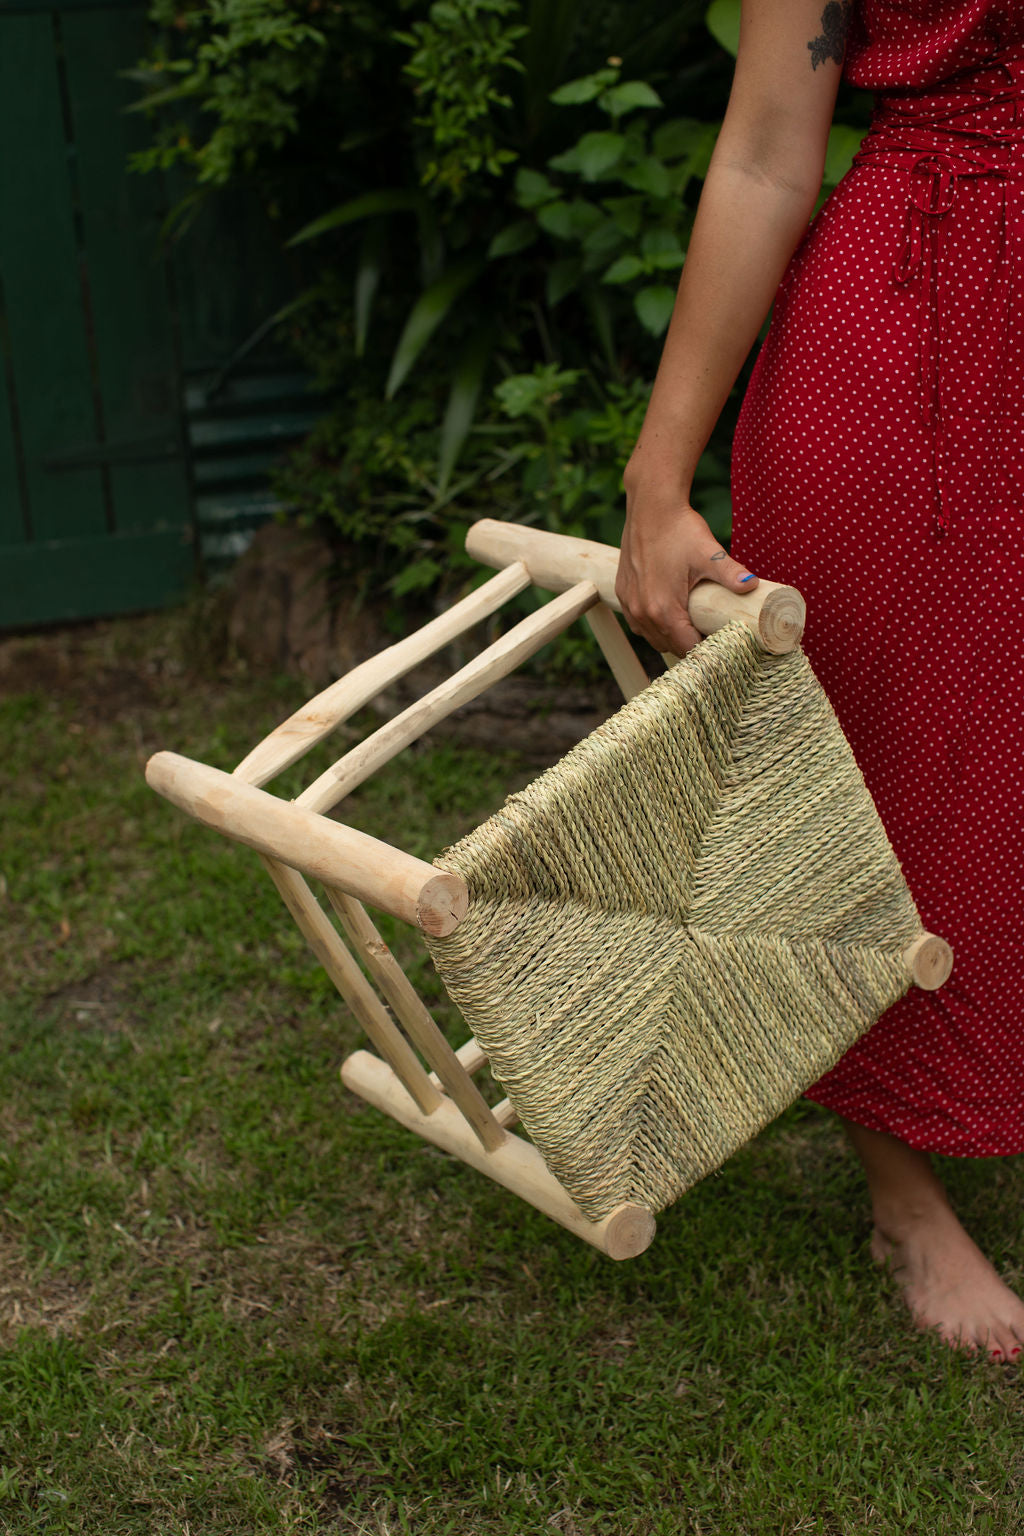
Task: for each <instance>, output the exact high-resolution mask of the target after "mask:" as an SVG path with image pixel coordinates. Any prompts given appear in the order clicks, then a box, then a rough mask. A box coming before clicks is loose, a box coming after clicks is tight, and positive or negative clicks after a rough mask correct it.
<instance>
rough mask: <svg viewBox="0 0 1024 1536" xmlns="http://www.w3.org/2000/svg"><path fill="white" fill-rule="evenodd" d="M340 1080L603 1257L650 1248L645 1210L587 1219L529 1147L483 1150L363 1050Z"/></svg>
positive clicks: (445, 1109) (510, 1142) (457, 1118)
mask: <svg viewBox="0 0 1024 1536" xmlns="http://www.w3.org/2000/svg"><path fill="white" fill-rule="evenodd" d="M341 1079H342V1082H343V1083H344V1084H345V1086H346V1087H347V1088H351V1090H352V1092H353V1093H357V1094H358V1095H359V1097H360V1098H362V1099H365V1100H366V1101H367V1102H368V1103H369V1104H373V1105H374V1106H375V1107H376V1108H377V1109H380V1110H383V1111H384V1113H385V1114H387V1115H390V1116H391V1117H392V1119H393V1120H397V1121H399V1122H400V1124H402V1125H404V1126H406V1127H407V1128H408V1129H409V1130H410V1131H415V1132H416V1134H417V1136H421V1137H422V1138H423V1139H424V1140H425V1141H430V1142H433V1144H434V1146H436V1147H441V1148H443V1150H444V1151H445V1152H451V1153H452V1154H453V1155H454V1156H455V1157H457V1158H459V1159H460V1161H462V1162H464V1163H468V1164H469V1165H470V1167H471V1168H476V1169H477V1170H478V1172H480V1173H485V1174H487V1176H488V1178H491V1179H494V1181H495V1183H497V1184H502V1185H504V1187H505V1188H506V1189H509V1190H511V1191H512V1193H513V1194H515V1195H519V1197H520V1198H521V1199H523V1200H525V1201H527V1203H528V1204H530V1205H532V1206H534V1207H535V1208H536V1209H537V1210H538V1211H543V1212H544V1214H545V1216H550V1217H552V1219H553V1220H555V1221H557V1222H558V1223H559V1224H560V1225H561V1226H563V1227H565V1228H566V1229H567V1230H568V1231H569V1232H573V1233H575V1235H576V1236H577V1237H581V1238H582V1239H583V1240H584V1242H587V1243H590V1244H591V1246H592V1247H594V1248H600V1250H601V1252H602V1253H606V1254H607V1255H608V1256H609V1258H612V1259H633V1258H636V1256H637V1254H640V1253H643V1251H644V1249H645V1248H649V1247H650V1245H651V1242H652V1241H653V1239H654V1231H655V1221H654V1216H653V1214H652V1212H651V1211H649V1210H647V1208H646V1207H645V1206H642V1205H620V1206H618V1207H617V1208H616V1209H615V1210H614V1211H612V1212H611V1213H610V1214H609V1215H608V1216H605V1217H604V1218H603V1220H601V1221H590V1220H588V1218H587V1217H586V1216H585V1215H584V1214H583V1212H582V1211H581V1210H580V1208H579V1206H578V1205H577V1204H576V1203H575V1201H574V1200H572V1199H571V1198H570V1197H569V1195H567V1194H566V1192H565V1190H564V1189H563V1188H562V1186H561V1184H559V1182H558V1180H557V1179H556V1178H555V1176H554V1174H553V1173H552V1172H551V1171H550V1169H549V1168H548V1167H547V1166H546V1164H545V1163H544V1160H543V1158H542V1157H541V1155H540V1153H539V1152H538V1151H537V1148H536V1147H534V1146H532V1145H531V1144H530V1142H528V1141H524V1140H523V1139H522V1137H521V1136H506V1137H505V1140H504V1141H503V1142H502V1144H501V1146H500V1147H498V1148H497V1149H496V1150H495V1151H493V1152H487V1151H485V1150H484V1148H483V1147H481V1145H480V1143H479V1142H478V1141H477V1139H476V1137H475V1136H474V1135H473V1133H472V1131H471V1130H470V1128H469V1126H468V1125H467V1124H466V1121H465V1120H464V1119H463V1117H462V1115H461V1114H460V1113H459V1111H458V1110H457V1109H456V1107H455V1105H454V1104H452V1103H451V1102H450V1101H448V1100H445V1101H444V1102H443V1103H442V1104H441V1105H440V1107H439V1108H438V1109H437V1110H435V1111H434V1113H433V1114H430V1115H424V1114H423V1113H422V1112H421V1111H420V1110H418V1109H417V1107H416V1105H415V1104H414V1103H413V1101H412V1099H411V1098H410V1096H409V1094H408V1093H407V1092H406V1090H405V1089H404V1088H403V1087H402V1085H401V1083H400V1082H399V1080H398V1078H397V1077H396V1076H395V1074H394V1072H392V1071H391V1069H390V1068H389V1067H388V1066H387V1065H386V1063H385V1062H383V1061H380V1060H378V1058H377V1057H376V1056H373V1055H371V1054H370V1052H369V1051H355V1052H353V1054H352V1055H351V1056H349V1057H348V1059H347V1060H346V1061H345V1062H344V1063H343V1065H342V1068H341Z"/></svg>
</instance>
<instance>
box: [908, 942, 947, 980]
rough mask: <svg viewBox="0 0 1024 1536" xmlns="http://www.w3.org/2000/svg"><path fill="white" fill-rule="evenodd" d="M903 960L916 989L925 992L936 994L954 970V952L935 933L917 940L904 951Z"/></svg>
mask: <svg viewBox="0 0 1024 1536" xmlns="http://www.w3.org/2000/svg"><path fill="white" fill-rule="evenodd" d="M903 958H904V960H905V961H906V963H907V969H908V970H909V971H910V974H911V976H912V977H913V980H914V985H915V987H920V988H921V990H922V991H924V992H934V991H935V990H936V989H937V988H938V987H941V986H942V985H943V983H944V982H946V981H948V980H949V977H950V974H951V972H952V970H953V950H952V948H951V946H950V945H949V944H947V943H946V940H945V939H940V938H939V936H938V934H935V933H925V934H922V935H921V937H920V938H919V939H915V941H914V943H913V944H911V945H910V946H909V947H908V948H907V949H905V950H904V951H903Z"/></svg>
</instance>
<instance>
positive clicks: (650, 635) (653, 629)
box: [622, 605, 700, 656]
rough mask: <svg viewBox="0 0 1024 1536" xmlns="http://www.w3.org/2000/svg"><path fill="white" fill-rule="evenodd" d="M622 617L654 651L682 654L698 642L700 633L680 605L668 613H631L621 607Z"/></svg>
mask: <svg viewBox="0 0 1024 1536" xmlns="http://www.w3.org/2000/svg"><path fill="white" fill-rule="evenodd" d="M622 616H623V619H625V621H626V624H628V625H629V628H631V630H633V633H634V634H640V636H642V637H643V639H645V641H646V642H648V645H651V647H652V648H654V650H656V651H662V654H663V653H665V651H674V653H676V654H679V656H682V654H683V653H685V651H689V650H692V648H694V645H697V644H700V634H699V633H697V630H695V628H694V625H692V624H691V622H689V614H688V613H686V608H683V607H682V605H680V607H677V608H676V610H674V611H672V613H669V614H660V613H659V614H654V613H643V611H640V613H633V611H629V608H623V610H622Z"/></svg>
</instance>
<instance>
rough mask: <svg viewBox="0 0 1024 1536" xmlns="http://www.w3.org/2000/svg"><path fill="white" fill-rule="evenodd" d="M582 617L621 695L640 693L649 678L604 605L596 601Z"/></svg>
mask: <svg viewBox="0 0 1024 1536" xmlns="http://www.w3.org/2000/svg"><path fill="white" fill-rule="evenodd" d="M585 618H586V621H587V623H588V624H589V625H590V628H591V630H592V631H593V635H594V639H595V640H596V641H597V643H598V645H599V646H600V647H601V654H602V655H603V656H604V659H605V661H606V662H607V663H608V665H609V667H610V668H611V671H612V676H613V677H614V679H615V681H616V682H617V683H618V685H619V687H620V688H621V689H622V696H623V698H625V699H631V698H633V697H634V696H635V695H636V694H638V693H642V692H643V690H644V689H645V688H646V687H647V684H648V683H649V682H650V678H649V677H648V676H647V673H646V672H645V671H644V669H643V665H642V663H641V661H640V658H639V656H638V655H637V654H636V651H634V649H633V647H632V646H631V645H630V643H629V640H628V639H627V638H626V636H625V635H624V634H623V632H622V625H621V624H620V623H619V621H618V619H617V618H616V617H615V615H614V613H613V612H612V610H611V609H610V608H609V607H608V604H607V603H596V604H595V605H594V607H593V608H590V609H588V610H587V613H586V614H585Z"/></svg>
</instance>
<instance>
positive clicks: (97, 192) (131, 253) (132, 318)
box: [63, 11, 191, 530]
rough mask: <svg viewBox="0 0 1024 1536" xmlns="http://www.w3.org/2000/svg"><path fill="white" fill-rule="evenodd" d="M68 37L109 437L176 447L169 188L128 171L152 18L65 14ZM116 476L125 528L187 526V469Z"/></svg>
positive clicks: (129, 470)
mask: <svg viewBox="0 0 1024 1536" xmlns="http://www.w3.org/2000/svg"><path fill="white" fill-rule="evenodd" d="M63 37H64V47H65V55H66V59H67V79H68V94H69V99H70V104H71V120H72V123H73V125H74V134H75V145H76V155H77V162H78V185H79V191H80V195H81V200H82V210H83V229H84V240H85V256H86V265H87V270H88V281H89V290H90V294H91V300H92V314H93V324H94V327H95V337H96V361H97V374H98V380H99V386H100V394H101V398H102V402H103V419H104V427H105V437H106V440H107V442H108V443H114V444H116V443H120V442H134V441H142V442H145V441H146V440H151V439H161V438H163V439H165V440H166V439H170V440H171V441H173V440H174V439H176V438H177V437H178V436H179V405H178V400H177V398H176V396H177V390H176V387H175V385H176V380H175V359H174V347H173V337H172V334H171V324H170V308H169V304H168V297H167V280H166V273H165V269H164V263H163V259H162V256H161V252H160V239H159V236H160V224H161V219H162V208H161V202H160V182H159V178H157V177H155V176H138V175H130V174H128V173H127V172H126V170H125V166H126V162H127V157H128V155H129V154H130V153H131V151H132V150H135V149H141V148H142V147H143V146H144V145H145V144H146V143H147V141H148V138H149V134H150V130H149V128H148V125H147V123H146V121H145V119H144V118H143V117H142V116H141V114H139V113H129V112H127V111H126V110H125V109H126V108H127V107H128V106H130V105H131V103H132V102H133V101H134V100H135V99H136V97H137V95H138V87H137V85H135V84H133V83H132V82H130V81H128V80H125V79H124V78H123V71H124V70H126V69H128V68H130V67H131V66H133V65H134V64H135V63H136V62H137V61H138V59H139V58H141V57H142V56H143V54H144V52H145V48H146V22H145V14H144V13H143V12H141V11H140V12H136V13H133V12H129V11H111V12H105V13H104V14H103V15H102V17H100V16H97V15H96V14H89V13H88V12H85V13H78V14H73V15H68V16H66V17H65V18H64V21H63ZM110 475H111V486H112V491H113V511H114V526H115V527H116V528H117V529H119V530H123V529H129V528H140V529H141V528H159V527H164V526H174V525H178V526H184V525H186V524H187V523H188V522H189V521H190V517H191V509H190V504H189V484H188V475H187V472H186V468H185V464H184V462H183V461H179V462H178V463H177V464H175V463H165V464H163V465H162V466H160V467H157V466H154V465H152V464H133V463H127V464H117V463H116V462H115V463H114V464H113V465H112V467H111V470H110Z"/></svg>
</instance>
